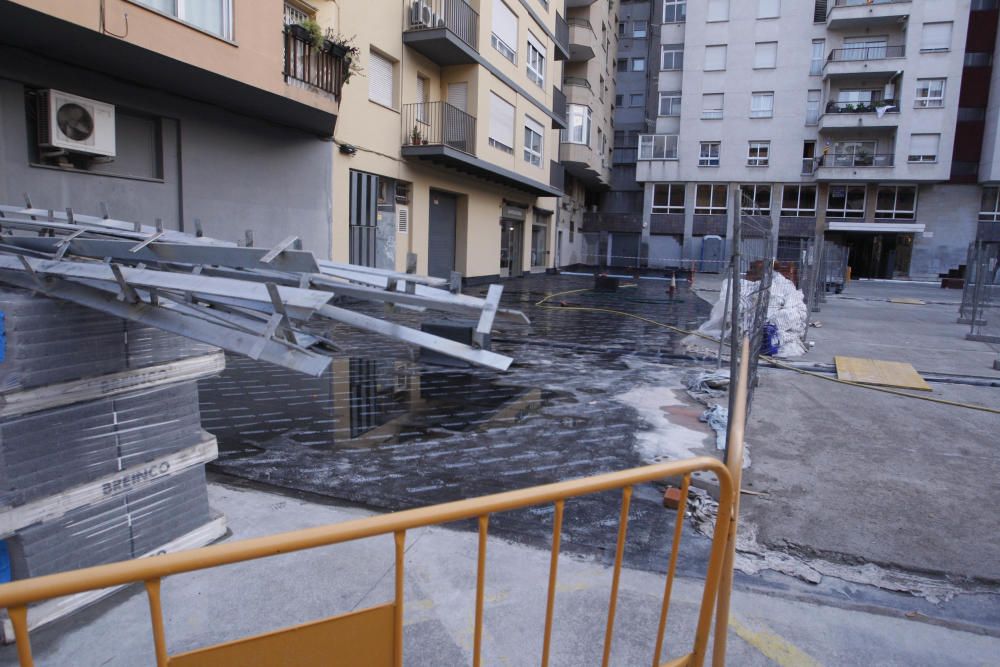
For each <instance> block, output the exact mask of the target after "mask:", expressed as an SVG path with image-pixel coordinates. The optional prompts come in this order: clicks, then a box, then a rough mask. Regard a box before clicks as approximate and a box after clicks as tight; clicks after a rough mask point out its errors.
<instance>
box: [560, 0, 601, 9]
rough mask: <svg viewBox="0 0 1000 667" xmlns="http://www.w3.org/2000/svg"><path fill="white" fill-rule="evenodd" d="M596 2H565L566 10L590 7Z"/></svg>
mask: <svg viewBox="0 0 1000 667" xmlns="http://www.w3.org/2000/svg"><path fill="white" fill-rule="evenodd" d="M596 1H597V0H566V9H573V8H575V7H590V6H591V5H592V4H594V3H595V2H596Z"/></svg>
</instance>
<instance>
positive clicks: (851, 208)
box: [826, 185, 865, 218]
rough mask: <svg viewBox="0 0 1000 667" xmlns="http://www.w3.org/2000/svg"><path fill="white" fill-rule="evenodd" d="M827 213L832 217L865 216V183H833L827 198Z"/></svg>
mask: <svg viewBox="0 0 1000 667" xmlns="http://www.w3.org/2000/svg"><path fill="white" fill-rule="evenodd" d="M826 214H827V215H828V216H829V217H831V218H864V217H865V186H864V185H831V186H830V192H829V194H828V195H827V198H826Z"/></svg>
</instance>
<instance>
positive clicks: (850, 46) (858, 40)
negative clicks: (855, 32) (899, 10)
mask: <svg viewBox="0 0 1000 667" xmlns="http://www.w3.org/2000/svg"><path fill="white" fill-rule="evenodd" d="M888 48H889V38H888V37H885V36H881V37H847V38H846V39H844V48H843V49H842V50H841V51H840V57H839V58H838V59H839V60H876V59H878V58H885V57H886V55H887V54H888Z"/></svg>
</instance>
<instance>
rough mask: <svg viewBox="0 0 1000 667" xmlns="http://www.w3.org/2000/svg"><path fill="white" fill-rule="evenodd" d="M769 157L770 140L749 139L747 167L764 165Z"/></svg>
mask: <svg viewBox="0 0 1000 667" xmlns="http://www.w3.org/2000/svg"><path fill="white" fill-rule="evenodd" d="M770 157H771V142H770V141H751V142H750V148H749V150H748V152H747V166H748V167H766V166H767V165H768V161H769V160H770Z"/></svg>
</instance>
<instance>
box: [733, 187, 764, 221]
mask: <svg viewBox="0 0 1000 667" xmlns="http://www.w3.org/2000/svg"><path fill="white" fill-rule="evenodd" d="M740 211H741V212H742V213H743V215H771V186H770V185H741V186H740Z"/></svg>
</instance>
